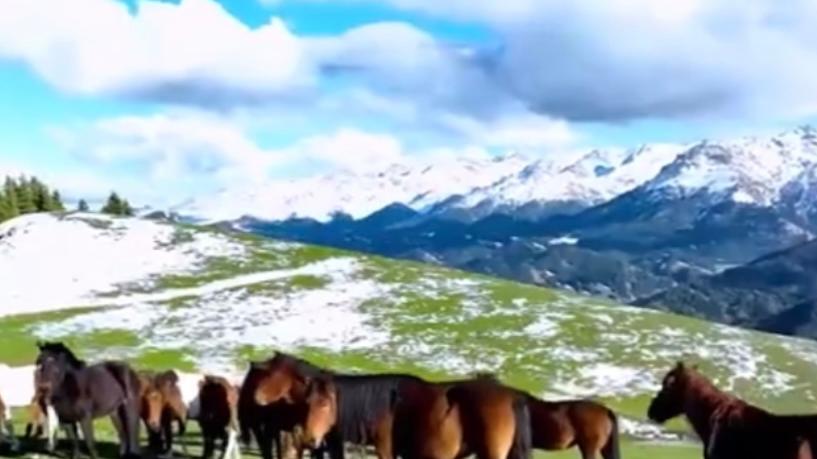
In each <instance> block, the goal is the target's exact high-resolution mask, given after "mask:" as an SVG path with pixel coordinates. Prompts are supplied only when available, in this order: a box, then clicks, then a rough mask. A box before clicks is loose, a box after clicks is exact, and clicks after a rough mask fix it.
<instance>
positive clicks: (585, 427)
mask: <svg viewBox="0 0 817 459" xmlns="http://www.w3.org/2000/svg"><path fill="white" fill-rule="evenodd" d="M475 377H476V378H478V379H490V380H493V381H496V382H499V379H498V378H497V377H496V375H494V374H492V373H477V374H476V375H475ZM518 392H519V394H520V395H521V396H522V397H524V398H525V400H526V401H527V403H528V410H529V411H530V423H531V440H532V446H533V448H534V449H540V450H544V451H560V450H564V449H568V448H572V447H578V448H579V451H580V452H581V454H582V459H597V458H598V457H599V456H601V457H602V459H620V458H621V452H620V447H619V431H618V416H616V414H615V413H614V412H613V411H612V410H611V409H609V408H607V407H606V406H604V405H602V404H601V403H598V402H594V401H592V400H563V401H558V402H551V401H546V400H542V399H540V398H538V397H534V396H533V395H531V394H529V393H527V392H524V391H521V390H520V391H518Z"/></svg>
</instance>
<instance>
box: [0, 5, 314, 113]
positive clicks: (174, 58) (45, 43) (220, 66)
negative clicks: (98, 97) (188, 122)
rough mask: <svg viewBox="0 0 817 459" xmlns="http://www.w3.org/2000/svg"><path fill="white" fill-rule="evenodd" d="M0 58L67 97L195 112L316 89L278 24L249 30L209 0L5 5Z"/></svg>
mask: <svg viewBox="0 0 817 459" xmlns="http://www.w3.org/2000/svg"><path fill="white" fill-rule="evenodd" d="M0 8H2V12H3V13H2V14H0V57H6V58H15V59H21V60H23V61H25V62H26V63H28V64H29V65H30V66H31V67H32V68H33V69H34V70H35V71H36V72H37V73H38V74H39V75H40V76H41V77H42V78H43V79H45V80H46V81H48V82H49V83H51V84H53V85H54V86H56V87H58V88H60V89H62V90H65V91H70V92H78V93H84V94H100V93H105V94H116V95H129V96H142V97H151V98H154V99H158V100H167V101H181V102H191V101H198V100H199V99H201V98H211V99H212V100H210V101H209V103H211V104H212V105H215V104H218V103H227V102H233V101H228V100H225V99H241V98H242V97H244V98H246V99H247V100H249V101H252V100H257V99H262V98H264V97H271V96H278V97H281V96H283V95H288V94H290V93H291V92H293V91H296V90H303V89H304V88H306V87H307V86H308V85H309V84H311V83H312V80H311V79H310V72H309V71H308V69H307V68H306V67H307V63H306V62H305V60H304V55H303V50H302V47H301V43H300V41H299V40H298V38H297V37H295V36H294V35H293V34H292V33H291V32H290V31H289V30H288V29H287V27H286V25H285V24H284V23H283V22H282V21H280V20H279V19H271V20H270V21H269V23H268V24H266V25H264V26H262V27H260V28H257V29H250V28H249V27H247V26H246V25H244V24H243V23H242V22H241V21H239V20H238V19H236V18H234V17H232V16H230V15H229V14H228V13H227V12H226V11H225V10H224V9H223V8H222V7H221V6H220V5H219V4H218V3H216V2H215V1H212V0H184V1H182V2H181V3H180V4H178V5H175V4H171V3H165V2H158V1H142V2H140V3H139V4H138V12H137V13H136V14H133V15H132V14H130V13H129V11H128V10H127V7H126V5H125V4H124V3H123V2H115V1H110V0H75V1H72V2H70V4H69V3H68V2H58V3H55V2H52V1H47V0H3V2H2V3H0Z"/></svg>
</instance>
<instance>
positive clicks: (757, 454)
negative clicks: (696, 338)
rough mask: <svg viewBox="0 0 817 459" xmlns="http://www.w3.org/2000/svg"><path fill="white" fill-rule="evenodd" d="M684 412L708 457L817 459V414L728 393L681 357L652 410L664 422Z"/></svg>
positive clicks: (654, 418)
mask: <svg viewBox="0 0 817 459" xmlns="http://www.w3.org/2000/svg"><path fill="white" fill-rule="evenodd" d="M681 415H684V416H685V417H686V418H687V420H688V421H689V423H690V424H691V425H692V428H693V429H694V430H695V433H696V434H697V435H698V437H700V439H701V440H702V442H703V445H704V457H705V458H707V459H738V458H741V459H742V458H759V459H812V453H811V452H812V451H817V449H815V446H816V445H817V415H811V416H798V415H776V414H772V413H770V412H768V411H766V410H764V409H762V408H759V407H756V406H753V405H750V404H749V403H747V402H745V401H743V400H741V399H739V398H737V397H735V396H734V395H731V394H728V393H725V392H723V391H721V390H720V389H718V388H717V387H716V386H715V385H714V384H713V383H712V382H711V381H709V380H708V379H707V378H706V377H705V376H703V375H702V374H701V373H699V372H698V370H697V368H695V367H690V366H687V365H685V364H684V363H683V362H678V363H677V364H676V365H675V367H673V368H672V369H671V370H670V371H669V372H668V373H667V374H666V375H665V376H664V379H663V381H662V383H661V389H660V390H659V392H658V394H657V395H656V396H655V398H653V400H652V401H651V402H650V406H649V408H648V410H647V416H648V417H649V418H650V419H651V420H652V421H654V422H657V423H660V424H663V423H665V422H667V421H668V420H670V419H672V418H675V417H678V416H681Z"/></svg>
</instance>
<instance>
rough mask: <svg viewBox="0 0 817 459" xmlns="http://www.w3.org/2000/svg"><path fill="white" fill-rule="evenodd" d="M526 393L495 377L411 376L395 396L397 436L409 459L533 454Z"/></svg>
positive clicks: (523, 458) (399, 450)
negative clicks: (443, 380)
mask: <svg viewBox="0 0 817 459" xmlns="http://www.w3.org/2000/svg"><path fill="white" fill-rule="evenodd" d="M530 426H531V419H530V412H529V409H528V403H527V400H526V398H525V397H524V396H523V395H522V394H521V393H520V392H519V391H518V390H516V389H513V388H510V387H507V386H504V385H503V384H501V383H499V382H498V381H496V380H494V379H491V378H476V379H471V380H465V381H457V382H446V383H430V382H426V381H414V382H406V383H404V384H403V385H401V387H400V390H399V391H398V393H397V397H396V399H395V411H394V428H393V436H392V439H393V442H394V447H395V453H396V455H397V456H399V457H401V458H403V459H456V458H462V457H465V456H468V455H470V454H474V455H476V456H477V458H479V459H506V458H508V459H529V458H530V457H531V449H532V446H531V441H532V439H531V431H530Z"/></svg>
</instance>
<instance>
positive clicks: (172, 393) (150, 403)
mask: <svg viewBox="0 0 817 459" xmlns="http://www.w3.org/2000/svg"><path fill="white" fill-rule="evenodd" d="M139 376H140V381H141V391H140V393H141V395H140V400H141V407H140V415H141V417H142V421H143V422H144V423H145V427H146V428H147V430H148V435H149V439H150V445H151V447H152V448H154V449H155V450H156V451H157V452H159V453H163V454H165V453H168V452H170V451H171V450H172V449H173V438H174V434H173V424H174V423H176V424H177V425H178V429H179V432H178V434H179V441H180V443H181V445H182V450H183V451H185V452H186V451H187V445H186V444H185V443H184V439H183V436H184V433H185V431H186V424H187V406H186V405H185V403H184V399H183V397H182V392H181V389H179V385H178V384H179V376H178V375H177V374H176V372H174V371H172V370H170V371H165V372H162V373H157V374H148V373H140V375H139Z"/></svg>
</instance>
